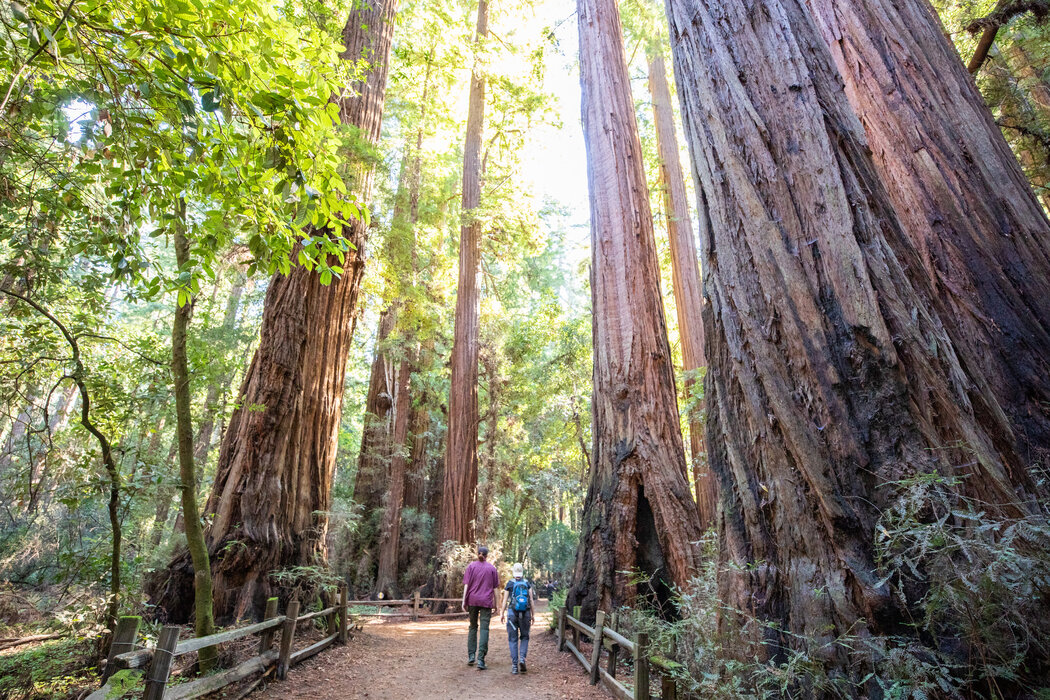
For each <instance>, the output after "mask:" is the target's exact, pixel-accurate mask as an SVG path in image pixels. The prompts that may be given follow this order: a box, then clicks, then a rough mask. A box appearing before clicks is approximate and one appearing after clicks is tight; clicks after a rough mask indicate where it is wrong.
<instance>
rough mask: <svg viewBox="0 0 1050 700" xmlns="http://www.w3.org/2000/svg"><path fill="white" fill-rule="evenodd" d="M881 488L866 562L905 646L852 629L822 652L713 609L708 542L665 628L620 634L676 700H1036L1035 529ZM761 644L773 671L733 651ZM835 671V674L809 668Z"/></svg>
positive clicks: (1039, 570) (1043, 568)
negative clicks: (667, 670) (664, 679)
mask: <svg viewBox="0 0 1050 700" xmlns="http://www.w3.org/2000/svg"><path fill="white" fill-rule="evenodd" d="M894 486H896V487H897V488H898V492H899V493H900V494H901V495H900V497H899V499H898V500H897V502H896V503H895V504H894V506H893V507H892V508H890V509H888V510H887V511H885V512H884V513H883V517H882V519H881V521H880V522H879V525H878V527H877V532H876V534H875V543H874V544H875V550H876V554H877V556H876V562H877V566H878V571H879V572H880V573H881V576H882V577H883V583H885V584H888V585H890V586H891V587H892V589H893V591H894V593H895V595H896V596H897V597H898V600H899V601H900V602H901V604H902V605H901V607H902V608H903V609H905V610H908V611H909V612H910V613H911V614H912V615H913V619H912V621H911V623H910V624H911V627H912V628H913V629H914V630H915V633H914V634H913V635H898V636H887V635H873V634H871V633H870V631H869V630H868V629H867V627H866V625H865V623H864V621H863V620H861V621H858V622H857V623H856V624H855V625H854V626H853V627H852V628H850V629H848V630H843V631H839V633H838V634H837V635H836V636H835V637H834V638H833V639H832V640H831V641H830V642H829V641H827V640H826V639H820V640H818V639H811V638H806V637H803V636H799V635H793V634H791V633H790V632H788V631H787V630H783V629H780V628H779V626H778V625H776V624H775V623H773V622H770V621H763V620H758V619H755V618H754V617H749V616H747V615H746V614H744V613H742V612H741V611H739V610H732V609H728V608H725V607H724V606H722V604H721V603H720V601H719V598H718V590H717V583H716V578H717V568H718V567H717V564H716V562H717V556H718V555H717V542H716V537H715V535H714V534H713V533H711V534H709V535H707V536H706V537H705V539H704V540H703V541H702V543H701V545H702V547H703V549H704V556H703V560H704V561H705V562H707V563H706V564H705V565H704V567H703V569H702V570H701V571H699V572H698V575H697V576H696V577H695V578H694V579H693V581H692V582H691V584H690V586H689V587H688V589H687V590H686V591H680V592H679V593H678V595H677V598H676V605H677V607H678V612H679V615H678V620H677V621H673V622H668V621H665V620H661V619H660V618H659V617H657V616H656V615H655V614H653V613H652V612H651V611H646V610H630V609H624V610H622V611H621V615H620V621H621V623H620V624H621V630H622V631H623V632H625V633H627V634H633V633H634V632H638V631H644V632H647V633H648V634H649V635H650V639H651V640H652V644H653V646H654V650H655V651H657V652H659V653H661V654H663V655H664V656H667V657H669V658H672V659H674V660H675V661H678V662H679V663H680V664H682V665H683V668H682V670H681V671H680V672H679V673H678V677H677V679H676V680H677V681H678V685H679V688H680V689H681V691H683V692H684V694H685V695H686V696H687V697H694V698H718V699H719V700H721V699H723V698H724V699H726V700H744V699H747V700H755V699H765V698H798V699H799V700H803V699H808V698H813V697H828V698H880V697H881V698H886V699H887V700H927V699H928V698H946V699H947V698H950V699H952V700H954V699H956V698H958V699H963V698H966V699H967V700H969V699H970V698H988V699H989V700H992V699H998V698H1031V699H1038V700H1050V673H1048V671H1050V669H1048V668H1047V667H1046V665H1045V664H1046V660H1047V659H1048V658H1050V625H1048V621H1050V524H1048V522H1047V518H1046V517H1045V516H1044V515H1041V514H1031V515H1027V516H1024V517H1018V516H1013V517H1002V516H996V515H994V514H992V513H990V512H989V511H990V510H991V509H990V508H984V507H981V504H979V503H975V502H972V501H967V500H965V499H962V498H960V497H959V496H958V489H957V488H956V487H957V483H956V482H955V481H954V480H951V479H948V478H945V477H941V476H936V475H921V476H917V477H914V478H912V479H909V480H907V481H903V482H899V483H897V484H895V485H894ZM905 591H911V592H913V593H912V596H911V598H909V597H908V596H907V595H906V594H905ZM916 591H918V593H915V592H916ZM720 619H721V620H722V627H721V628H720V627H719V620H720ZM728 620H743V621H744V622H743V628H740V629H733V630H731V629H728V625H727V622H728ZM764 632H773V634H771V635H768V636H774V637H779V638H780V639H782V640H786V641H787V643H786V644H785V645H784V646H782V647H781V648H780V649H778V651H779V654H777V656H776V658H775V660H769V659H768V658H766V656H767V655H763V654H761V653H760V650H756V649H754V648H742V647H741V644H740V640H741V639H758V638H762V637H763V636H767V635H764V634H763V633H764ZM785 647H786V648H785ZM836 657H837V658H839V659H842V658H845V659H846V661H847V663H846V664H845V667H846V671H845V672H844V671H842V670H841V668H838V667H836V666H834V665H829V664H827V663H826V662H825V661H823V660H824V659H829V658H836Z"/></svg>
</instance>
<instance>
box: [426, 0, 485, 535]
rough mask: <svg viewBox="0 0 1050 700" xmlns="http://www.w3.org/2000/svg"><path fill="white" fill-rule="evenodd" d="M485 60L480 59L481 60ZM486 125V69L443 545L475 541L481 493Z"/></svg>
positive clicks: (471, 182)
mask: <svg viewBox="0 0 1050 700" xmlns="http://www.w3.org/2000/svg"><path fill="white" fill-rule="evenodd" d="M488 24H489V8H488V2H487V0H480V1H479V2H478V22H477V32H476V34H475V37H474V40H475V42H476V43H478V44H480V43H481V42H483V41H484V40H485V37H486V35H487V34H488ZM479 60H480V59H479ZM484 123H485V76H484V74H482V73H481V67H480V65H475V67H474V70H473V71H472V72H471V75H470V102H469V104H468V107H467V134H466V139H465V141H464V145H463V203H462V207H463V225H462V227H461V228H460V236H459V283H458V285H457V287H456V320H455V330H454V336H453V342H452V381H451V386H450V388H449V396H448V447H447V449H446V453H445V454H446V456H445V483H444V489H443V496H442V508H441V515H440V520H439V522H438V541H439V542H445V541H448V540H454V541H456V542H460V543H466V542H470V541H471V540H472V539H473V538H474V528H475V519H476V517H477V489H478V323H479V318H478V315H479V313H480V305H481V298H480V295H479V290H478V266H479V264H480V251H479V245H480V239H481V221H480V220H479V219H478V218H477V208H478V205H480V204H481V134H482V131H483V129H484Z"/></svg>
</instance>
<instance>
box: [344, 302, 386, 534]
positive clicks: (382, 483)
mask: <svg viewBox="0 0 1050 700" xmlns="http://www.w3.org/2000/svg"><path fill="white" fill-rule="evenodd" d="M396 326H397V307H396V306H392V307H388V308H386V309H384V310H383V312H382V313H381V314H380V316H379V328H378V330H377V331H376V346H375V355H374V357H373V358H372V371H371V375H370V376H369V379H368V393H367V394H365V417H364V427H363V430H362V433H361V452H360V454H359V456H358V460H357V476H356V477H355V480H354V502H355V503H357V504H359V505H360V506H361V508H362V511H363V512H364V513H365V514H366V516H367V514H369V513H371V512H372V511H374V510H376V509H378V508H380V507H381V506H382V502H383V493H384V491H385V489H386V485H387V480H386V476H387V470H388V465H389V460H390V446H391V437H390V436H391V433H392V431H393V418H394V414H393V412H392V409H393V408H394V394H395V393H396V384H397V376H396V375H397V365H396V363H395V360H394V359H393V358H392V357H391V354H390V352H389V350H388V348H387V345H388V344H389V341H390V334H391V333H393V332H394V329H395V327H396ZM364 549H368V547H364Z"/></svg>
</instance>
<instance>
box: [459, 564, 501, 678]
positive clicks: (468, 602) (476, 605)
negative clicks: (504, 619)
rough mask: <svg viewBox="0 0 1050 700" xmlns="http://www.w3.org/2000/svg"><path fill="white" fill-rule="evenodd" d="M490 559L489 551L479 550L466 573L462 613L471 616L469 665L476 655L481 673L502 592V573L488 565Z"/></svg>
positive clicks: (468, 651) (468, 636)
mask: <svg viewBox="0 0 1050 700" xmlns="http://www.w3.org/2000/svg"><path fill="white" fill-rule="evenodd" d="M488 557H489V548H488V547H485V546H481V547H478V560H477V561H472V562H470V565H469V566H467V570H466V571H464V572H463V609H464V610H465V611H467V613H468V614H469V616H470V629H469V630H468V631H467V665H468V666H473V665H474V660H475V654H476V658H477V663H478V670H479V671H484V670H485V654H487V653H488V651H489V621H490V620H491V619H492V614H493V613H495V612H496V589H498V588H499V572H498V571H496V567H494V566H493V565H492V564H490V563H489V562H488V561H487V560H488ZM479 624H480V627H481V634H480V635H479V634H478V626H479Z"/></svg>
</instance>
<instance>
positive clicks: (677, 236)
mask: <svg viewBox="0 0 1050 700" xmlns="http://www.w3.org/2000/svg"><path fill="white" fill-rule="evenodd" d="M648 63H649V94H650V95H652V98H653V123H654V125H655V126H656V147H657V152H658V153H659V155H660V181H661V186H662V194H663V204H664V216H665V218H666V219H667V238H668V241H669V243H670V248H671V283H672V289H673V291H674V299H675V308H676V312H677V314H678V337H679V339H680V341H681V344H682V369H683V370H685V372H686V374H687V377H686V380H685V394H686V395H687V396H688V395H690V393H691V392H692V391H693V383H694V381H695V380H694V379H693V378H691V377H689V373H694V372H696V371H697V370H698V369H700V368H701V367H703V366H704V325H703V319H702V318H701V315H700V314H701V310H702V309H703V303H704V298H703V291H702V290H701V287H700V264H699V262H698V261H697V258H696V242H695V241H694V239H693V236H694V234H693V224H692V220H691V219H690V216H689V200H688V197H687V196H686V192H685V177H684V176H683V175H682V163H681V161H680V160H679V152H678V135H677V134H676V133H675V128H674V111H673V109H672V107H671V88H670V86H668V84H667V67H666V66H665V65H664V57H663V54H662V53H653V54H650V55H649V57H648ZM697 410H698V411H699V410H702V408H700V407H697ZM689 446H690V448H691V451H692V457H693V462H692V469H691V471H692V476H693V490H694V495H695V497H696V507H697V510H698V511H699V512H700V525H701V527H703V528H704V529H705V530H706V529H708V528H710V527H712V526H713V525H714V522H715V508H716V507H717V504H718V486H717V484H716V483H715V479H714V477H713V476H712V475H711V473H710V472H709V471H708V469H707V457H706V455H705V454H704V426H703V424H702V423H701V422H700V420H699V418H698V417H697V418H692V417H691V418H690V421H689Z"/></svg>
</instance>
